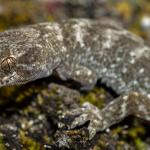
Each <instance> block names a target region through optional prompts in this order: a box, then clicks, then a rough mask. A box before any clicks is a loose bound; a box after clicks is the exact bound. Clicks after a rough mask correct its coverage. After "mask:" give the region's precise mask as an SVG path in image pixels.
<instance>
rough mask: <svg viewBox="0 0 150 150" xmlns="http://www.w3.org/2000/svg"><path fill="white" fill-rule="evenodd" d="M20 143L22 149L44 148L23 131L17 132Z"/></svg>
mask: <svg viewBox="0 0 150 150" xmlns="http://www.w3.org/2000/svg"><path fill="white" fill-rule="evenodd" d="M19 137H20V143H21V144H22V145H23V149H22V150H44V148H43V147H42V146H41V144H39V143H38V142H36V141H35V140H34V139H32V138H30V137H28V136H26V135H25V132H24V131H20V133H19Z"/></svg>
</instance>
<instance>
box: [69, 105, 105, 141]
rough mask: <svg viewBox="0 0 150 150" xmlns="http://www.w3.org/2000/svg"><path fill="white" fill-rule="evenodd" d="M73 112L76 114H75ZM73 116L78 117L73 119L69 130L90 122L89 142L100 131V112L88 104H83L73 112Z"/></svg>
mask: <svg viewBox="0 0 150 150" xmlns="http://www.w3.org/2000/svg"><path fill="white" fill-rule="evenodd" d="M75 112H77V114H75ZM70 113H71V112H70ZM73 114H74V115H78V117H76V118H75V119H74V121H73V122H72V123H71V125H70V127H69V129H74V128H75V127H77V126H81V125H83V124H84V123H86V122H87V121H90V123H89V126H88V131H89V140H91V139H92V138H93V137H94V136H95V134H96V133H97V132H98V131H99V130H100V127H101V124H102V115H101V112H100V110H99V109H98V108H97V107H96V106H94V105H92V104H90V103H84V104H83V106H82V108H79V109H76V110H73ZM79 114H81V115H79Z"/></svg>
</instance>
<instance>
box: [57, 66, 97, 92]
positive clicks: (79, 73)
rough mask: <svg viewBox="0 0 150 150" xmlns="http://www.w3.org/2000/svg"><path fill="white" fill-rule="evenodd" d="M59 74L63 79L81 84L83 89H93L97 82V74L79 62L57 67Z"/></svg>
mask: <svg viewBox="0 0 150 150" xmlns="http://www.w3.org/2000/svg"><path fill="white" fill-rule="evenodd" d="M56 71H57V73H58V76H59V77H60V78H61V79H62V80H68V79H71V80H74V81H76V82H78V83H80V85H81V88H80V89H81V90H90V89H92V88H93V87H94V86H95V84H96V82H97V76H96V74H94V72H93V71H91V70H90V69H89V68H87V67H86V66H82V65H79V64H67V63H65V64H62V65H61V66H59V67H58V68H57V69H56Z"/></svg>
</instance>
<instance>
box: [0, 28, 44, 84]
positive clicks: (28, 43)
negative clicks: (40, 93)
mask: <svg viewBox="0 0 150 150" xmlns="http://www.w3.org/2000/svg"><path fill="white" fill-rule="evenodd" d="M38 36H39V33H38V31H36V30H35V29H30V28H27V29H26V28H23V29H18V30H17V29H16V30H9V31H5V32H2V33H0V87H3V86H8V85H16V84H24V83H26V82H29V81H32V80H35V79H37V78H39V77H37V76H39V74H40V72H41V70H40V69H39V68H41V64H42V63H41V62H43V60H42V57H40V56H41V55H42V54H41V52H42V47H41V46H39V45H38V44H37V43H39V41H38Z"/></svg>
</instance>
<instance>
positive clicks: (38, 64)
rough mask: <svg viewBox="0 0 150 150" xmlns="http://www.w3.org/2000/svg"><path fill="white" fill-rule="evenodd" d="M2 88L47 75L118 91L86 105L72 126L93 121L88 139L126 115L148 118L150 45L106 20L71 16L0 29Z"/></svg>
mask: <svg viewBox="0 0 150 150" xmlns="http://www.w3.org/2000/svg"><path fill="white" fill-rule="evenodd" d="M0 64H1V68H0V69H1V70H0V87H2V86H7V85H15V84H23V83H27V82H29V81H32V80H36V79H38V78H43V77H47V76H50V75H51V74H52V73H53V72H54V70H55V73H56V72H57V74H58V75H59V77H60V78H61V79H62V80H67V79H73V80H75V81H77V82H79V83H80V84H81V88H82V89H91V88H92V87H93V86H94V85H95V83H96V82H97V80H98V79H100V80H101V82H102V83H104V84H106V85H107V86H108V87H111V88H112V89H113V90H114V91H116V93H118V94H119V95H121V96H120V97H119V98H118V99H116V100H115V101H113V102H112V103H110V104H108V106H106V107H105V108H104V109H103V110H101V111H100V110H98V109H97V108H95V107H94V106H93V105H91V104H85V105H84V106H83V108H81V110H74V111H73V112H72V113H73V114H74V113H75V114H76V113H79V114H82V115H81V116H80V117H78V118H76V119H75V121H74V122H73V123H72V125H71V128H74V127H75V126H77V125H80V124H83V123H85V122H86V121H87V120H89V119H90V120H91V119H92V120H91V122H90V125H89V132H90V138H92V137H93V136H94V135H95V133H96V132H97V131H102V130H104V129H106V128H108V127H109V126H111V125H112V124H115V123H117V122H118V121H120V120H122V119H123V118H124V117H126V116H127V115H130V114H131V115H135V116H137V117H140V118H143V119H146V120H148V121H150V48H149V47H148V46H146V44H145V43H144V41H143V40H142V39H141V38H140V37H138V36H136V35H134V34H132V33H130V32H128V31H126V30H124V29H123V28H121V27H120V26H119V25H117V24H115V23H114V22H112V21H109V20H102V21H94V20H88V19H71V20H67V21H62V22H53V23H41V24H37V25H31V26H27V27H24V28H20V29H16V30H9V31H5V32H2V33H0Z"/></svg>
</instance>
